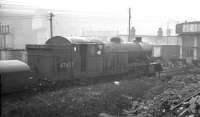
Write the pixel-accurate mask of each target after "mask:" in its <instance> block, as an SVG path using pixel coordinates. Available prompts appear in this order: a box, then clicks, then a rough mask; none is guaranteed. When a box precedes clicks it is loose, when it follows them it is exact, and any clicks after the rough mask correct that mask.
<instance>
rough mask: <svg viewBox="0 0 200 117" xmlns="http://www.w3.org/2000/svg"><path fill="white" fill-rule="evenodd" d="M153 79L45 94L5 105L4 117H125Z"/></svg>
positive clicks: (124, 81) (65, 89)
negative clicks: (107, 116)
mask: <svg viewBox="0 0 200 117" xmlns="http://www.w3.org/2000/svg"><path fill="white" fill-rule="evenodd" d="M154 85H155V80H153V79H133V80H123V81H119V84H115V83H113V82H110V83H102V84H96V85H91V86H81V87H76V88H72V89H69V88H63V89H60V90H56V91H51V92H45V93H41V94H38V95H35V96H33V97H27V98H26V97H25V98H23V99H22V100H17V101H14V102H13V101H8V100H5V101H4V102H2V103H3V104H2V115H3V116H4V117H13V116H15V117H95V116H97V115H98V114H99V113H101V112H106V113H110V114H113V115H116V114H118V115H120V114H122V111H123V109H127V108H130V107H131V102H132V100H131V99H129V98H128V97H133V100H134V99H137V98H142V97H143V95H144V94H145V92H146V91H147V90H148V89H149V88H150V87H152V86H154Z"/></svg>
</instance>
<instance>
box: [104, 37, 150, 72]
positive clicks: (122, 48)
mask: <svg viewBox="0 0 200 117" xmlns="http://www.w3.org/2000/svg"><path fill="white" fill-rule="evenodd" d="M104 46H105V47H104V48H105V49H104V71H105V72H108V73H115V74H116V73H121V72H122V73H123V72H136V69H138V71H142V72H147V71H148V66H149V63H150V61H149V60H148V57H149V56H151V51H152V46H151V45H149V44H146V43H143V42H137V41H134V42H126V43H124V42H121V41H120V38H118V37H115V38H112V39H111V42H109V43H106V44H105V45H104Z"/></svg>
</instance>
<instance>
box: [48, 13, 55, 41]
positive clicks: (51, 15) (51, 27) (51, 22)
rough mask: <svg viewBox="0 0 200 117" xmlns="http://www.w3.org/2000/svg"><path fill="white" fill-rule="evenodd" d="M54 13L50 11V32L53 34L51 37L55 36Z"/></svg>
mask: <svg viewBox="0 0 200 117" xmlns="http://www.w3.org/2000/svg"><path fill="white" fill-rule="evenodd" d="M53 16H54V15H53V13H52V12H51V13H50V19H49V22H50V34H51V38H52V37H53Z"/></svg>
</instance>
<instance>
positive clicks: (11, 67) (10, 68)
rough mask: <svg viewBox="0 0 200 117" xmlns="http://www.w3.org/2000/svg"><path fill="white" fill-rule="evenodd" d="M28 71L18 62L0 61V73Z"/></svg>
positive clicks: (25, 66) (22, 63) (26, 66)
mask: <svg viewBox="0 0 200 117" xmlns="http://www.w3.org/2000/svg"><path fill="white" fill-rule="evenodd" d="M20 71H30V68H29V66H28V65H27V64H26V63H24V62H22V61H19V60H0V73H9V72H20Z"/></svg>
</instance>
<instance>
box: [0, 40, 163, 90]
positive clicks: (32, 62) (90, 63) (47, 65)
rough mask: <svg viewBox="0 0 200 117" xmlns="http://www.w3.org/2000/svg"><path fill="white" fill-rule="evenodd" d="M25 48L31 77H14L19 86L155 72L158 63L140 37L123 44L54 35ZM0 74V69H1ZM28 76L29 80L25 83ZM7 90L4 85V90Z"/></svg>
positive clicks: (8, 82) (11, 83) (112, 41)
mask: <svg viewBox="0 0 200 117" xmlns="http://www.w3.org/2000/svg"><path fill="white" fill-rule="evenodd" d="M26 51H27V58H28V65H29V67H30V70H28V71H31V72H32V73H33V74H34V77H33V78H32V77H31V80H30V76H23V78H19V77H16V78H13V80H19V82H22V83H21V85H22V86H23V85H24V86H26V85H27V84H31V83H28V82H34V83H35V82H36V80H39V79H42V80H48V81H62V80H74V79H80V78H81V79H82V78H86V77H90V78H93V77H98V76H109V75H117V74H125V73H127V74H129V73H132V74H139V75H148V74H154V73H155V72H157V70H158V69H156V68H157V66H160V64H159V63H155V62H153V61H151V59H150V57H151V53H152V46H151V45H149V44H146V43H143V42H142V41H141V38H136V40H135V41H133V42H127V43H125V42H122V41H121V39H120V38H118V37H114V38H112V39H111V41H110V42H101V41H98V40H89V39H88V40H86V39H81V38H74V37H70V38H69V37H63V36H54V37H52V38H50V39H48V40H47V41H46V43H45V44H44V45H38V44H37V45H33V44H32V45H26ZM11 69H12V68H11ZM16 69H17V68H16ZM27 69H29V68H27ZM27 69H26V70H27ZM24 70H25V69H24ZM22 71H23V70H22ZM0 73H1V74H2V73H3V72H1V70H0ZM8 74H9V73H8ZM32 76H33V75H32ZM5 78H6V77H5ZM5 78H2V79H5ZM20 79H23V80H20ZM27 79H28V82H27V83H26V82H24V81H26V80H27ZM33 79H34V80H33ZM4 84H9V85H10V86H12V85H13V82H12V81H10V80H9V81H7V82H5V83H4ZM14 84H15V83H14ZM19 84H20V83H19ZM15 86H17V84H15ZM11 89H12V88H11ZM19 89H20V88H19ZM7 91H8V90H6V88H5V91H4V92H7ZM8 92H9V91H8Z"/></svg>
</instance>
